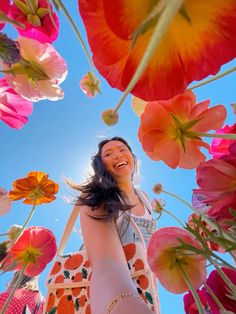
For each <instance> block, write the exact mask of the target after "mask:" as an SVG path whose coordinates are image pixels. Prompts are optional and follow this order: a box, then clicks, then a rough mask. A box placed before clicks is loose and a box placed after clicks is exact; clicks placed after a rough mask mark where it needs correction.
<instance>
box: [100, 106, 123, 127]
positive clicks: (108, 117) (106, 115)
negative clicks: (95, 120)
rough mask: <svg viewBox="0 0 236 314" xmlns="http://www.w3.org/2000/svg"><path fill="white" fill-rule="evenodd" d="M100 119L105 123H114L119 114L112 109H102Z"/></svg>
mask: <svg viewBox="0 0 236 314" xmlns="http://www.w3.org/2000/svg"><path fill="white" fill-rule="evenodd" d="M102 119H103V121H104V122H105V123H106V125H109V126H111V125H115V124H116V123H117V122H118V119H119V116H118V113H117V112H114V110H113V109H108V110H106V111H103V113H102Z"/></svg>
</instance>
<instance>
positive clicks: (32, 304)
mask: <svg viewBox="0 0 236 314" xmlns="http://www.w3.org/2000/svg"><path fill="white" fill-rule="evenodd" d="M19 275H20V272H19V271H17V272H15V274H14V276H13V279H12V280H11V282H10V284H9V286H8V288H7V290H6V291H4V292H2V293H0V311H1V309H2V308H3V306H4V304H5V302H6V301H7V299H8V296H9V295H10V293H11V290H12V289H13V287H14V285H15V284H16V282H17V281H18V280H19ZM43 305H44V298H43V297H42V295H41V293H40V291H39V286H38V278H37V277H28V276H26V275H24V274H23V275H22V276H21V279H20V281H19V282H18V285H17V289H16V291H15V293H14V295H13V298H12V299H11V301H10V303H9V305H8V307H7V309H6V312H5V314H22V313H31V314H42V313H43Z"/></svg>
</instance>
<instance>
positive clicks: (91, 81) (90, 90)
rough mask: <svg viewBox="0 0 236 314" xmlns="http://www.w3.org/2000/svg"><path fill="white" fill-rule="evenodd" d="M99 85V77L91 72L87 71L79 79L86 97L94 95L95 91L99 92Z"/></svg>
mask: <svg viewBox="0 0 236 314" xmlns="http://www.w3.org/2000/svg"><path fill="white" fill-rule="evenodd" d="M99 85H100V81H99V79H98V78H96V77H94V76H93V74H92V73H91V72H88V73H87V74H86V75H85V76H84V77H83V78H82V80H81V81H80V88H81V90H82V92H83V93H84V94H85V95H86V96H87V97H94V96H96V95H97V93H101V90H100V87H99Z"/></svg>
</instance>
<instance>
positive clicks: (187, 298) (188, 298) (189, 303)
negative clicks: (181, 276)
mask: <svg viewBox="0 0 236 314" xmlns="http://www.w3.org/2000/svg"><path fill="white" fill-rule="evenodd" d="M197 294H198V296H199V298H200V300H201V304H202V306H203V308H204V310H205V313H211V312H210V306H209V304H208V299H207V293H206V291H205V290H204V289H201V290H197ZM183 301H184V310H185V313H186V314H199V311H198V308H197V305H196V303H195V300H194V298H193V295H192V293H191V292H190V291H189V292H188V293H186V294H185V295H184V297H183Z"/></svg>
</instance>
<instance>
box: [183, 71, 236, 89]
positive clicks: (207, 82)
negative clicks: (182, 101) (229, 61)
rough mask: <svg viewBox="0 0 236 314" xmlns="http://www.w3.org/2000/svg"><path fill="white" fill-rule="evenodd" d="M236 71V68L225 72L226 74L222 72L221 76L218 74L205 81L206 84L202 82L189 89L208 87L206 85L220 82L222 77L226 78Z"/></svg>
mask: <svg viewBox="0 0 236 314" xmlns="http://www.w3.org/2000/svg"><path fill="white" fill-rule="evenodd" d="M234 71H236V67H232V68H230V69H229V70H227V71H225V72H222V73H220V74H217V75H215V76H213V77H212V78H210V79H208V80H205V81H204V82H201V83H198V84H196V85H193V86H192V87H189V88H188V90H191V89H194V88H197V87H200V86H203V85H206V84H209V83H211V82H213V81H216V80H218V79H219V78H221V77H224V76H226V75H228V74H230V73H232V72H234Z"/></svg>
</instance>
